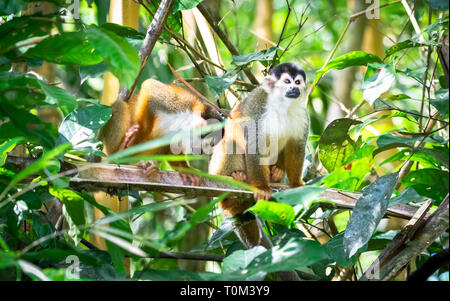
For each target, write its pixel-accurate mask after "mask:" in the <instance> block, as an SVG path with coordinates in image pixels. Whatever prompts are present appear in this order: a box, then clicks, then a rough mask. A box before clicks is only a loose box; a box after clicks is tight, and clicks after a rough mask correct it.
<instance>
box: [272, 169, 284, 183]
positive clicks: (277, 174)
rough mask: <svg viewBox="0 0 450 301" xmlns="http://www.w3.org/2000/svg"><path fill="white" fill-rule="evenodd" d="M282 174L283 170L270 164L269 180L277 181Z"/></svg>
mask: <svg viewBox="0 0 450 301" xmlns="http://www.w3.org/2000/svg"><path fill="white" fill-rule="evenodd" d="M283 176H284V171H283V170H282V169H281V168H279V167H278V166H276V165H272V167H271V168H270V181H271V182H274V183H278V182H280V181H281V179H282V178H283Z"/></svg>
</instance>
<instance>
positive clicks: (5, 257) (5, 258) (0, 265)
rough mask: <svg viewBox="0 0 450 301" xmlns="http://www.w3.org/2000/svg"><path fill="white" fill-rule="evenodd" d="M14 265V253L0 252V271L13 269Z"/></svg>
mask: <svg viewBox="0 0 450 301" xmlns="http://www.w3.org/2000/svg"><path fill="white" fill-rule="evenodd" d="M0 239H1V238H0ZM15 265H16V260H15V258H14V253H12V252H3V251H0V269H5V268H8V267H13V266H15Z"/></svg>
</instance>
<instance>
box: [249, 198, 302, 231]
mask: <svg viewBox="0 0 450 301" xmlns="http://www.w3.org/2000/svg"><path fill="white" fill-rule="evenodd" d="M248 210H249V211H251V212H253V213H254V214H256V215H258V216H259V217H261V218H263V219H264V220H266V221H268V222H271V223H276V224H282V225H285V226H290V225H292V222H293V221H294V218H295V213H294V209H293V208H292V206H290V205H287V204H283V203H276V202H269V201H264V200H259V201H258V202H257V203H256V204H255V205H253V206H252V207H250V208H249V209H248Z"/></svg>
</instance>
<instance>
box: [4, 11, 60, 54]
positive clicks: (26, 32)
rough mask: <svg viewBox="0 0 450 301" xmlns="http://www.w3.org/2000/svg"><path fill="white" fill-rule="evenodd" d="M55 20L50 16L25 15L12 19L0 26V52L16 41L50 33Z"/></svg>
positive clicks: (5, 50)
mask: <svg viewBox="0 0 450 301" xmlns="http://www.w3.org/2000/svg"><path fill="white" fill-rule="evenodd" d="M52 26H53V21H52V19H50V18H48V19H47V18H38V17H33V16H23V17H16V18H13V19H11V20H10V21H8V22H5V23H4V24H2V25H1V26H0V54H3V53H6V52H8V51H9V50H11V49H12V48H14V47H15V46H16V43H19V42H21V41H25V40H28V39H30V38H34V37H41V36H45V35H47V34H49V33H50V30H51V28H52Z"/></svg>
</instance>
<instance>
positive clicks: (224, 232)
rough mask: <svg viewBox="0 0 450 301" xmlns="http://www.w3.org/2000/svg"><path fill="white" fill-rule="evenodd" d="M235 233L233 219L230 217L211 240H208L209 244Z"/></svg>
mask: <svg viewBox="0 0 450 301" xmlns="http://www.w3.org/2000/svg"><path fill="white" fill-rule="evenodd" d="M231 233H233V221H232V220H231V219H230V218H227V219H225V220H224V221H223V222H222V223H221V224H220V226H219V229H217V230H216V231H214V233H213V234H212V236H211V238H210V240H209V241H208V246H211V245H214V244H216V243H217V242H220V241H221V240H223V239H225V238H226V237H227V236H228V235H230V234H231Z"/></svg>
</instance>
